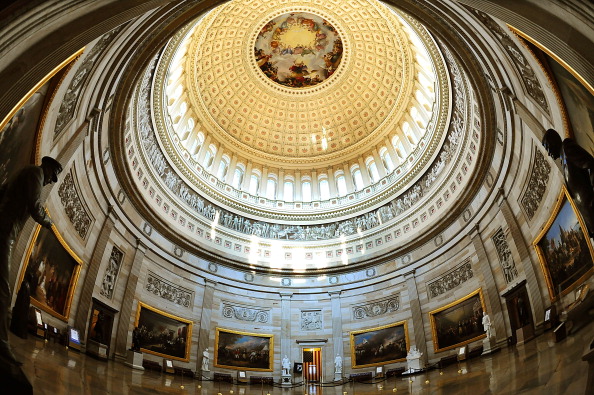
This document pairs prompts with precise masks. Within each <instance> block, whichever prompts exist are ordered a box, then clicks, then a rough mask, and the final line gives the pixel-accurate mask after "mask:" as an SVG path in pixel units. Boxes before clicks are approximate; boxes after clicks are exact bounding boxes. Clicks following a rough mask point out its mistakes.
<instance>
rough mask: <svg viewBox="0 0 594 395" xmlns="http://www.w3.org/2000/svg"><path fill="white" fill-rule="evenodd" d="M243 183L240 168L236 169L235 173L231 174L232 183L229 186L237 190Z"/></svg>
mask: <svg viewBox="0 0 594 395" xmlns="http://www.w3.org/2000/svg"><path fill="white" fill-rule="evenodd" d="M242 182H243V169H242V168H241V167H239V166H238V167H236V168H235V172H234V173H233V181H232V182H231V186H233V188H235V189H239V188H240V187H241V183H242Z"/></svg>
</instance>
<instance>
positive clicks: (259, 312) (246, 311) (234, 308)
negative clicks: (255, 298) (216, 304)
mask: <svg viewBox="0 0 594 395" xmlns="http://www.w3.org/2000/svg"><path fill="white" fill-rule="evenodd" d="M222 313H223V317H225V318H234V319H236V320H240V321H251V322H261V323H263V324H265V323H268V322H269V321H270V310H268V309H260V308H256V307H246V306H240V305H236V304H231V303H229V302H223V311H222Z"/></svg>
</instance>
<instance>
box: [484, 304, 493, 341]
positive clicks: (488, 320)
mask: <svg viewBox="0 0 594 395" xmlns="http://www.w3.org/2000/svg"><path fill="white" fill-rule="evenodd" d="M483 329H484V330H485V333H486V334H487V339H490V338H492V337H493V328H492V327H491V318H489V315H488V314H487V313H485V312H484V311H483Z"/></svg>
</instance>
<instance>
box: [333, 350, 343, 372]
mask: <svg viewBox="0 0 594 395" xmlns="http://www.w3.org/2000/svg"><path fill="white" fill-rule="evenodd" d="M334 372H335V373H342V357H341V356H340V355H339V354H336V358H334Z"/></svg>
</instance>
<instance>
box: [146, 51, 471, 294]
mask: <svg viewBox="0 0 594 395" xmlns="http://www.w3.org/2000/svg"><path fill="white" fill-rule="evenodd" d="M442 51H443V54H444V55H445V60H446V63H447V64H448V67H449V71H450V75H451V80H452V98H453V108H452V121H451V123H450V125H449V126H448V130H447V139H446V141H445V142H444V144H443V145H442V147H441V149H440V152H439V154H438V155H437V156H436V158H435V160H434V162H433V163H432V164H431V165H430V166H429V168H428V170H427V172H426V173H425V174H424V175H423V176H422V177H420V178H419V179H418V180H417V181H416V182H415V183H414V184H413V185H411V186H410V187H409V188H408V189H407V190H406V191H404V192H403V193H402V194H400V195H399V196H398V197H397V198H395V199H393V200H392V201H390V202H387V203H386V204H384V205H383V206H381V207H379V208H377V209H375V210H372V211H369V212H367V213H364V214H361V215H358V216H355V217H352V218H349V219H345V220H341V221H336V222H333V223H329V224H325V225H324V224H323V225H291V224H277V223H271V222H266V221H254V220H253V219H249V218H247V217H244V216H242V215H239V214H236V213H234V212H231V211H227V210H225V209H224V208H222V207H220V206H218V205H216V204H214V203H211V202H209V201H208V200H206V199H204V198H203V195H200V194H198V193H196V192H195V191H194V188H193V187H191V186H189V185H188V184H187V183H186V181H185V180H184V179H182V177H180V176H179V175H178V174H177V172H176V171H175V170H174V169H173V168H172V167H171V166H170V164H169V162H168V160H167V159H166V157H165V154H164V153H163V151H162V149H161V146H160V144H159V142H158V139H157V135H156V133H155V129H154V127H153V121H152V118H151V117H152V112H151V107H150V106H151V104H150V103H151V86H152V85H151V82H152V80H151V78H152V76H153V73H154V67H155V62H153V63H151V65H150V66H149V67H148V68H147V71H146V72H145V74H144V76H143V79H142V81H141V83H140V89H139V94H138V97H137V100H136V105H137V107H136V114H137V120H136V126H137V127H138V130H139V140H140V141H141V144H142V146H143V150H144V155H145V158H146V161H147V162H148V163H149V164H150V165H151V166H152V167H153V170H154V175H155V177H156V178H157V179H159V180H160V181H161V182H162V183H163V185H165V186H166V187H167V188H168V189H169V190H170V191H171V193H172V194H173V195H175V196H177V197H178V198H180V199H181V200H182V201H184V202H185V203H186V204H187V205H188V206H189V207H190V208H191V209H192V210H193V211H194V212H195V213H196V214H198V215H199V216H200V217H202V218H204V219H206V220H210V221H213V222H214V221H215V220H217V221H218V223H217V225H219V226H222V227H224V228H227V229H231V230H233V231H236V232H239V233H243V234H247V235H255V236H257V237H259V238H264V239H278V240H292V241H316V240H330V239H337V238H340V237H343V236H351V235H354V234H356V233H357V232H364V231H367V230H371V229H374V228H377V227H379V226H381V225H382V224H385V223H386V222H387V221H390V220H392V219H394V218H395V217H396V216H399V215H401V214H403V213H404V212H406V211H408V210H410V209H411V208H412V207H413V206H414V205H415V204H417V203H418V202H419V201H421V199H422V198H423V196H425V195H426V194H427V193H428V192H429V190H430V189H432V188H434V186H435V185H439V183H438V182H437V179H438V178H439V177H440V175H441V174H443V172H444V170H445V169H446V168H447V166H448V165H449V164H450V162H451V161H452V159H453V154H454V153H455V152H456V151H457V149H458V147H459V146H460V145H461V143H462V141H463V136H465V135H466V133H467V124H466V122H464V119H465V115H464V114H465V111H466V104H467V103H468V97H467V94H466V87H465V85H464V81H465V77H464V75H463V74H462V70H461V69H460V68H459V67H458V65H457V63H456V60H455V59H454V57H453V56H452V55H451V53H450V52H449V51H448V50H447V47H443V46H442ZM201 169H202V167H201V166H200V165H199V164H196V171H197V172H198V173H200V174H201V173H204V174H208V171H207V170H205V169H202V170H201ZM390 177H397V175H396V174H394V173H391V175H388V176H387V178H386V180H387V181H388V182H389V183H391V182H393V181H394V182H395V179H391V178H390ZM213 180H215V179H214V178H212V179H211V181H213ZM213 182H214V181H213ZM219 184H220V185H221V187H222V188H225V189H226V190H229V191H230V190H232V187H231V186H230V185H228V184H225V183H218V182H215V185H217V186H218V185H219ZM217 213H218V215H217ZM283 285H286V284H283Z"/></svg>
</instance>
